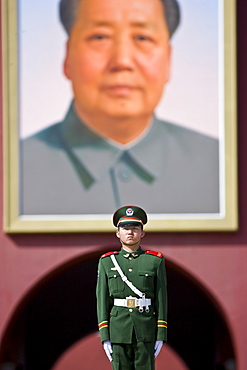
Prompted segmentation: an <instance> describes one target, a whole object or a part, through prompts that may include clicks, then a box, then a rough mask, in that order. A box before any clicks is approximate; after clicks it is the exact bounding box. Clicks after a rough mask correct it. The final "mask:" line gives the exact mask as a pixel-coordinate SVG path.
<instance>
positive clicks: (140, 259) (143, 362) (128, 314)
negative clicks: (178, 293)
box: [97, 207, 167, 370]
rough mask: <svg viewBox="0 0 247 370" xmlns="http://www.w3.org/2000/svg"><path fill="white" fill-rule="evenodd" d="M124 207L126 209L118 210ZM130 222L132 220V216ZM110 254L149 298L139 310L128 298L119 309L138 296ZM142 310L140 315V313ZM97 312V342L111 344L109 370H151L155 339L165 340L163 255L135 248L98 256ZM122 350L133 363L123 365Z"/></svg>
mask: <svg viewBox="0 0 247 370" xmlns="http://www.w3.org/2000/svg"><path fill="white" fill-rule="evenodd" d="M125 208H127V207H122V208H121V209H125ZM131 209H136V208H135V207H132V208H131ZM127 218H128V217H127ZM131 220H132V221H133V217H132V218H131ZM134 222H135V221H134ZM114 223H115V222H114ZM116 223H117V221H116ZM132 224H133V222H132ZM111 255H114V256H115V258H116V261H117V263H118V264H119V266H120V267H121V270H122V272H123V273H124V275H125V276H126V277H127V279H128V280H129V281H130V282H131V283H132V285H133V286H135V287H136V288H138V290H140V291H141V292H142V293H144V294H145V298H150V299H151V301H149V303H151V304H150V305H148V306H147V307H146V306H144V307H143V308H142V309H141V310H140V307H132V305H133V302H132V301H131V299H128V302H126V304H127V303H128V307H123V306H121V302H123V299H126V298H127V297H130V296H132V297H136V298H138V299H139V298H140V297H139V296H138V295H137V294H135V293H134V292H133V291H132V290H131V288H130V287H129V286H128V285H127V284H126V283H125V282H124V281H123V280H122V278H121V276H120V274H119V272H118V271H117V269H116V267H115V266H114V264H113V261H112V259H111ZM114 299H115V300H114ZM119 302H120V305H118V304H119ZM116 303H117V305H116ZM142 310H143V312H140V311H142ZM97 312H98V324H99V332H100V338H101V341H102V342H103V341H107V340H109V341H110V342H111V343H112V348H113V354H112V358H113V361H112V366H113V369H114V370H115V369H119V370H120V369H126V370H127V369H141V370H151V369H154V343H155V341H156V340H160V341H164V342H165V341H166V338H167V295H166V273H165V264H164V257H163V255H162V254H161V253H157V252H153V251H143V250H142V249H141V247H139V248H138V249H137V250H136V251H134V252H132V253H130V252H127V251H126V250H125V249H123V248H122V249H121V250H120V251H119V252H109V253H106V254H104V255H103V256H101V258H100V261H99V276H98V283H97ZM126 351H127V352H128V351H134V352H135V351H136V355H134V356H133V358H134V360H133V364H130V363H128V362H126V358H125V353H126ZM146 352H148V356H147V353H146Z"/></svg>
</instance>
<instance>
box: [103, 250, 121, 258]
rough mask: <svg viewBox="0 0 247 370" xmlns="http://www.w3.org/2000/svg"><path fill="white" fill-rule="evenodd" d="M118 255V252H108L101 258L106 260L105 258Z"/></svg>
mask: <svg viewBox="0 0 247 370" xmlns="http://www.w3.org/2000/svg"><path fill="white" fill-rule="evenodd" d="M118 253H119V252H118V251H112V252H107V253H104V254H102V256H101V257H100V258H105V257H108V256H110V255H111V254H118Z"/></svg>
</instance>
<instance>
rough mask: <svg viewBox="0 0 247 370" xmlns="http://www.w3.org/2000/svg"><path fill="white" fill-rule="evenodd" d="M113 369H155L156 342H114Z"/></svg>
mask: <svg viewBox="0 0 247 370" xmlns="http://www.w3.org/2000/svg"><path fill="white" fill-rule="evenodd" d="M112 350H113V352H112V369H113V370H154V342H137V340H136V335H135V332H133V337H132V343H131V344H125V343H112Z"/></svg>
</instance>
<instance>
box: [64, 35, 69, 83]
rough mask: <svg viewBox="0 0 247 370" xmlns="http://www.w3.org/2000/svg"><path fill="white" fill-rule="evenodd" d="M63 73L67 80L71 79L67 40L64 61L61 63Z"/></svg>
mask: <svg viewBox="0 0 247 370" xmlns="http://www.w3.org/2000/svg"><path fill="white" fill-rule="evenodd" d="M63 73H64V75H65V76H66V77H67V78H68V79H69V80H70V79H71V73H70V61H69V40H68V41H67V43H66V51H65V59H64V62H63Z"/></svg>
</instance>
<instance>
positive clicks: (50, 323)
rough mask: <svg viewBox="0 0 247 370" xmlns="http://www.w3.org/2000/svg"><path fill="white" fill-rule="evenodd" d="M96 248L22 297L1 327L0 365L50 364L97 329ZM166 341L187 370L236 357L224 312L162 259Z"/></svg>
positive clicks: (44, 369) (46, 368) (38, 367)
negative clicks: (10, 316) (166, 296)
mask: <svg viewBox="0 0 247 370" xmlns="http://www.w3.org/2000/svg"><path fill="white" fill-rule="evenodd" d="M98 258H99V254H97V255H95V254H94V255H90V256H89V255H88V256H86V257H85V256H84V257H83V259H76V260H73V261H71V262H70V263H67V264H66V265H64V266H62V267H61V268H60V269H58V270H56V271H54V272H53V273H52V274H51V275H49V276H47V278H46V279H45V280H43V281H42V282H40V284H39V285H38V286H36V287H35V288H34V289H33V291H32V292H30V294H29V295H28V296H27V297H26V298H25V299H24V300H23V302H22V303H21V304H20V305H19V307H18V308H17V310H16V312H15V314H14V315H13V317H12V320H11V322H10V323H9V325H8V328H7V329H6V331H5V335H4V337H3V341H2V345H1V348H0V365H2V364H4V363H5V362H7V361H11V362H14V363H16V364H17V365H16V370H24V369H25V370H50V369H51V368H52V366H53V365H54V363H55V362H56V361H57V359H58V358H59V357H60V356H61V355H62V354H63V353H64V352H65V351H66V350H67V349H68V348H69V347H70V346H72V345H73V344H74V343H75V342H77V341H78V340H80V339H81V338H83V337H85V336H87V335H89V334H91V333H93V332H96V331H97V330H98V329H97V319H96V302H95V300H96V298H95V285H96V279H97V264H98ZM166 268H167V278H168V300H169V301H168V304H169V317H168V324H169V331H168V345H169V346H171V347H172V348H173V350H174V351H175V352H177V353H178V355H179V356H180V357H181V358H182V359H183V361H184V362H185V364H186V365H187V366H188V368H189V369H190V370H198V369H200V370H210V369H213V370H214V369H215V370H216V369H224V365H223V364H224V362H225V361H227V360H229V359H235V353H234V346H233V341H232V338H231V335H230V331H229V329H228V327H227V322H226V320H225V318H224V314H223V313H222V312H221V310H220V307H218V305H217V303H216V302H215V301H214V299H213V298H212V297H211V296H210V295H209V294H208V292H207V291H206V290H204V288H203V287H202V286H201V285H200V284H198V283H197V282H196V281H195V280H194V279H193V278H192V277H191V276H190V275H188V274H187V273H186V272H185V271H183V270H181V269H180V268H178V267H177V266H176V265H175V264H173V263H171V262H170V261H169V260H167V261H166Z"/></svg>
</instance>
